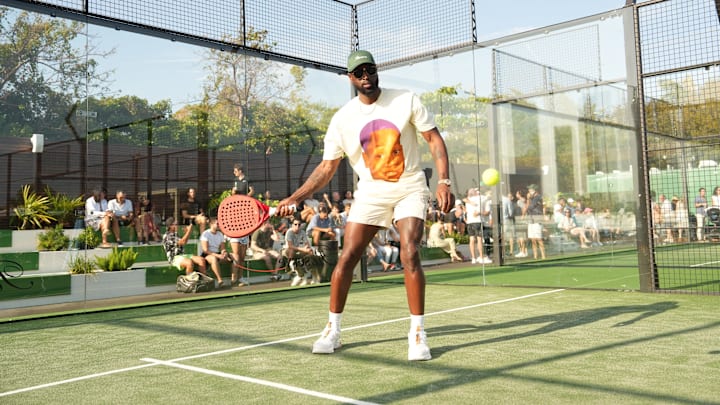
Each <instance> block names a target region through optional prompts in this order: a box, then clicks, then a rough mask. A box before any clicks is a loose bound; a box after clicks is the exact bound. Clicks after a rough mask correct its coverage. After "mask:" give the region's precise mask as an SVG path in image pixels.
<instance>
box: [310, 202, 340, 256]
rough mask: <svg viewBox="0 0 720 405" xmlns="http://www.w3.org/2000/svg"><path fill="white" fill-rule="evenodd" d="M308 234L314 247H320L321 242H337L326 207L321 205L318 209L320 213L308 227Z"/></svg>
mask: <svg viewBox="0 0 720 405" xmlns="http://www.w3.org/2000/svg"><path fill="white" fill-rule="evenodd" d="M307 232H308V233H310V235H311V237H312V243H313V246H318V245H319V244H320V240H335V236H336V235H335V230H334V229H333V223H332V220H331V219H330V213H329V211H328V208H327V207H326V206H324V205H321V206H320V207H319V208H318V213H317V214H315V215H314V216H313V217H312V219H311V220H310V223H309V224H308V226H307Z"/></svg>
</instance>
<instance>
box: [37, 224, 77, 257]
mask: <svg viewBox="0 0 720 405" xmlns="http://www.w3.org/2000/svg"><path fill="white" fill-rule="evenodd" d="M69 242H70V238H68V237H67V236H66V235H65V232H64V231H63V228H62V225H60V224H58V225H57V226H55V228H51V229H48V230H46V231H45V232H43V233H41V234H39V235H38V244H37V249H38V250H49V251H56V250H63V249H65V248H66V247H67V246H68V244H69Z"/></svg>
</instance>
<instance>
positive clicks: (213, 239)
mask: <svg viewBox="0 0 720 405" xmlns="http://www.w3.org/2000/svg"><path fill="white" fill-rule="evenodd" d="M200 241H201V242H202V241H207V243H208V250H209V251H210V252H211V253H220V250H221V249H220V247H221V246H222V245H223V243H225V235H223V234H222V232H220V231H217V232H215V233H212V231H210V230H209V229H206V230H205V232H203V233H202V235H200ZM198 250H199V251H200V252H199V253H201V254H202V244H201V245H200V246H198Z"/></svg>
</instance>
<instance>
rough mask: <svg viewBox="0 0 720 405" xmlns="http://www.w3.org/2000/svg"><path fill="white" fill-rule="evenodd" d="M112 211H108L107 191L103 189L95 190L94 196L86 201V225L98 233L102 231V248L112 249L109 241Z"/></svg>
mask: <svg viewBox="0 0 720 405" xmlns="http://www.w3.org/2000/svg"><path fill="white" fill-rule="evenodd" d="M112 215H113V214H112V211H110V210H109V209H108V203H107V200H106V199H105V191H104V190H102V189H99V188H97V189H94V190H93V192H92V196H91V197H90V198H88V199H87V200H86V201H85V225H86V226H89V227H91V228H92V229H94V230H96V231H100V234H101V236H102V244H101V245H100V247H101V248H109V247H112V245H111V244H109V243H108V241H107V236H108V235H109V234H110V220H111V218H112Z"/></svg>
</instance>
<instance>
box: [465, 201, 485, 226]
mask: <svg viewBox="0 0 720 405" xmlns="http://www.w3.org/2000/svg"><path fill="white" fill-rule="evenodd" d="M481 222H482V204H481V202H480V196H479V195H475V196H472V197H468V198H467V201H466V203H465V223H466V224H479V223H481Z"/></svg>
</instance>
